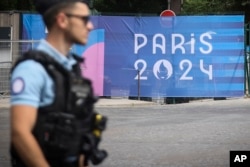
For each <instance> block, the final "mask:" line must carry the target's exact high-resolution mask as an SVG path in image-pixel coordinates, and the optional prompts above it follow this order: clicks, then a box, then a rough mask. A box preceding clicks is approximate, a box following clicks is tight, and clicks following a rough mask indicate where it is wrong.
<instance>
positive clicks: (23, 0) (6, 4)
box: [0, 0, 34, 11]
mask: <svg viewBox="0 0 250 167" xmlns="http://www.w3.org/2000/svg"><path fill="white" fill-rule="evenodd" d="M9 10H21V11H33V10H34V5H33V0H1V1H0V11H9Z"/></svg>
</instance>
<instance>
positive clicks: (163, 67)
mask: <svg viewBox="0 0 250 167" xmlns="http://www.w3.org/2000/svg"><path fill="white" fill-rule="evenodd" d="M153 72H154V75H155V77H156V78H157V79H159V80H163V79H164V80H167V79H169V78H170V77H171V76H172V74H173V67H172V65H171V63H170V62H169V61H167V60H159V61H157V62H156V63H155V65H154V68H153Z"/></svg>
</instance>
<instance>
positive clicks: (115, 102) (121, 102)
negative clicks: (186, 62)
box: [0, 98, 157, 108]
mask: <svg viewBox="0 0 250 167" xmlns="http://www.w3.org/2000/svg"><path fill="white" fill-rule="evenodd" d="M9 100H10V99H9V98H1V99H0V108H8V107H10V103H9ZM156 104H157V103H155V102H149V101H140V100H129V99H125V98H112V99H104V98H100V99H99V100H98V102H97V103H96V105H95V106H96V107H97V108H100V107H133V106H145V105H156Z"/></svg>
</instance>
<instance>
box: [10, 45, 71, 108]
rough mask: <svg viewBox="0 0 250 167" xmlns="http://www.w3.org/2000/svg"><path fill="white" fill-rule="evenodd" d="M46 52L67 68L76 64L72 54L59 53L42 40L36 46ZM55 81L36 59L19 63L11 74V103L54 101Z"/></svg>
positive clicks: (46, 103) (34, 105)
mask: <svg viewBox="0 0 250 167" xmlns="http://www.w3.org/2000/svg"><path fill="white" fill-rule="evenodd" d="M36 49H37V50H41V51H44V52H46V53H47V54H48V55H50V56H52V57H53V58H54V59H55V60H56V61H58V62H59V63H60V64H62V65H63V67H65V68H66V69H67V70H71V69H72V66H73V65H74V64H76V60H75V59H74V58H73V57H72V55H70V54H69V55H68V56H67V57H66V56H64V55H62V54H61V53H59V52H58V51H57V50H56V49H55V48H53V47H52V46H51V45H50V44H49V43H48V42H47V41H46V40H41V41H40V43H39V45H38V46H37V48H36ZM53 87H54V83H53V80H52V78H51V77H50V76H49V74H48V73H47V72H46V70H45V68H44V67H43V66H42V65H41V64H40V63H38V62H36V61H34V60H26V61H24V62H21V63H20V64H18V66H17V67H16V68H15V70H14V71H13V73H12V76H11V105H31V106H33V107H36V108H38V107H40V106H46V105H49V104H51V103H52V102H53V99H54V97H55V94H54V92H53V90H54V89H53Z"/></svg>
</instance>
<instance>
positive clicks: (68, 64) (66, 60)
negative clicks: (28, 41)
mask: <svg viewBox="0 0 250 167" xmlns="http://www.w3.org/2000/svg"><path fill="white" fill-rule="evenodd" d="M36 49H37V50H40V51H43V52H45V53H47V54H48V55H49V56H51V57H52V58H54V59H55V60H56V61H57V62H58V63H60V64H61V65H62V66H63V67H64V68H66V69H67V70H71V69H72V66H73V65H75V64H76V60H75V59H74V58H73V56H72V54H71V53H70V52H69V53H68V55H66V56H64V55H63V54H61V53H60V52H59V51H58V50H56V49H55V48H54V47H53V46H51V45H50V44H49V43H48V42H47V41H46V40H44V39H42V40H41V41H40V42H39V44H38V46H37V48H36Z"/></svg>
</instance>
